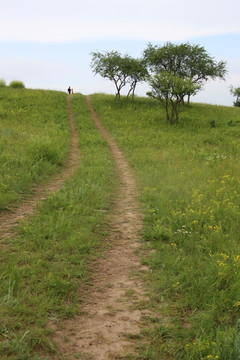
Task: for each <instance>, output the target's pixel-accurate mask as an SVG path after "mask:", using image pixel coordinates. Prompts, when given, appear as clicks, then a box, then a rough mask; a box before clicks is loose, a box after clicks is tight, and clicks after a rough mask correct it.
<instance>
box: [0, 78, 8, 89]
mask: <svg viewBox="0 0 240 360" xmlns="http://www.w3.org/2000/svg"><path fill="white" fill-rule="evenodd" d="M5 86H7V84H6V81H5V80H4V79H0V88H1V87H5Z"/></svg>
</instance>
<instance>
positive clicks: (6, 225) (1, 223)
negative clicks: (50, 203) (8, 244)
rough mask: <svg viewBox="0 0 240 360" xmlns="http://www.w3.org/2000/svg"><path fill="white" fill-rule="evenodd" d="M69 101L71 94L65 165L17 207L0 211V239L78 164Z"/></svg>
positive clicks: (74, 127) (7, 235) (12, 231)
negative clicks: (68, 139) (67, 148)
mask: <svg viewBox="0 0 240 360" xmlns="http://www.w3.org/2000/svg"><path fill="white" fill-rule="evenodd" d="M70 102H71V96H68V97H67V114H68V120H69V125H70V131H71V148H70V154H69V159H68V161H67V164H66V166H65V167H64V168H63V169H62V171H61V172H60V173H58V174H57V175H55V176H53V177H51V179H50V180H49V181H48V182H45V183H43V184H41V185H39V186H37V187H36V189H35V190H34V192H33V194H32V196H30V197H28V198H26V199H25V200H24V201H23V202H21V203H20V204H18V206H17V208H15V209H13V210H12V211H8V212H4V211H3V212H0V239H2V238H8V237H10V236H11V235H13V233H14V230H13V228H14V226H16V225H17V224H18V222H19V221H20V220H22V219H24V218H26V217H27V216H29V215H31V214H32V213H33V212H34V210H35V209H36V207H37V205H38V203H39V202H40V201H41V200H44V199H45V198H46V197H47V196H49V195H50V194H52V193H53V192H56V191H57V190H59V189H60V188H61V187H62V186H63V183H64V182H65V181H66V180H67V179H69V178H70V177H71V176H72V175H73V174H74V172H75V171H76V169H77V167H78V166H79V163H80V152H79V135H78V132H77V130H76V122H75V119H74V116H73V113H72V110H71V104H70Z"/></svg>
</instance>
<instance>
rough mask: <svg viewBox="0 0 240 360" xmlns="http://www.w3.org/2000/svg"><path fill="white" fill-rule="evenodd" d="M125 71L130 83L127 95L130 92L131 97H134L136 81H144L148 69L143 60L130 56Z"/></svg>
mask: <svg viewBox="0 0 240 360" xmlns="http://www.w3.org/2000/svg"><path fill="white" fill-rule="evenodd" d="M127 72H128V79H127V82H128V83H129V84H130V89H129V91H128V95H127V96H130V94H132V97H134V95H135V89H136V86H137V83H139V82H141V81H146V79H147V78H148V71H147V67H146V64H145V61H143V60H142V59H134V58H130V59H129V67H128V71H127Z"/></svg>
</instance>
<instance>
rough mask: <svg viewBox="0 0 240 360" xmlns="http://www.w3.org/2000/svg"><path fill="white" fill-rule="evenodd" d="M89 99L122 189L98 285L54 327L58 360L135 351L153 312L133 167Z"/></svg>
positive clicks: (99, 358)
mask: <svg viewBox="0 0 240 360" xmlns="http://www.w3.org/2000/svg"><path fill="white" fill-rule="evenodd" d="M87 103H88V106H89V110H90V112H91V115H92V118H93V120H94V122H95V124H96V126H97V128H98V130H99V131H100V132H101V134H102V136H103V137H104V138H105V139H106V140H107V142H108V144H109V147H110V150H111V153H112V156H113V159H114V162H115V164H116V171H117V174H118V179H119V188H118V193H117V194H116V197H115V200H114V206H113V210H112V213H111V215H110V228H109V231H108V234H109V235H108V238H107V242H108V243H109V247H108V248H107V249H106V251H105V255H104V257H103V258H102V259H100V260H98V261H97V263H96V264H95V268H94V275H93V279H92V282H93V286H92V287H91V289H90V291H89V293H88V295H87V297H86V302H85V303H84V304H81V305H80V311H81V315H80V316H79V317H77V318H76V319H74V320H71V321H67V322H64V323H62V324H60V326H61V327H62V328H61V329H59V327H60V326H59V325H55V326H54V328H55V330H56V336H55V338H54V340H55V342H56V343H57V346H58V349H59V357H54V359H60V358H61V359H62V358H63V357H64V359H68V360H73V359H76V358H78V359H94V360H108V359H109V360H114V359H123V358H124V357H125V356H127V355H128V356H130V354H132V355H133V354H134V353H135V346H134V340H133V339H134V338H137V337H138V336H139V334H140V330H141V319H142V317H143V316H144V315H149V313H148V312H147V310H142V309H144V306H143V304H144V302H145V301H148V299H147V297H146V295H145V293H144V287H143V283H142V280H141V276H140V274H141V272H142V271H145V270H146V269H145V268H144V267H143V266H141V263H140V260H139V256H138V254H137V253H138V250H139V247H140V246H139V239H140V231H141V228H142V215H141V212H140V208H139V204H138V201H137V197H138V194H137V187H136V183H135V180H134V176H133V174H132V172H131V169H130V168H129V165H128V163H127V161H126V159H125V158H124V156H123V153H122V152H121V150H120V149H119V147H118V146H117V144H116V143H115V142H114V140H113V139H112V138H111V136H110V135H109V134H108V132H107V131H106V130H105V129H104V127H103V126H102V124H101V122H100V120H99V118H98V117H97V115H96V113H95V112H94V110H93V108H92V105H91V101H90V98H89V97H87ZM57 328H58V329H57Z"/></svg>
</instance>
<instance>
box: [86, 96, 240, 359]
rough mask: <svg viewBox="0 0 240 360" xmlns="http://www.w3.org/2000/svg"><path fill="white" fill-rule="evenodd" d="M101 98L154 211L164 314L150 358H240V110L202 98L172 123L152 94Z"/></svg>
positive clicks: (150, 259)
mask: <svg viewBox="0 0 240 360" xmlns="http://www.w3.org/2000/svg"><path fill="white" fill-rule="evenodd" d="M93 103H94V106H95V109H96V111H97V112H98V114H99V115H100V117H101V119H102V121H103V123H104V125H105V126H106V128H107V129H108V130H109V131H110V133H111V134H112V135H113V137H114V138H115V140H116V141H117V142H118V143H119V145H120V147H121V149H122V150H123V151H124V152H125V153H126V154H127V156H128V159H129V161H130V164H131V166H132V168H133V169H134V170H135V173H136V176H137V179H138V183H139V188H140V191H141V199H142V204H143V208H144V212H145V229H144V232H143V235H142V238H143V246H144V247H146V248H147V249H148V250H152V251H151V252H150V254H151V255H149V256H146V258H145V259H144V260H143V261H144V263H146V264H148V265H149V267H150V269H151V271H150V272H149V274H148V275H147V279H146V281H147V283H148V288H149V294H150V297H151V303H152V307H153V308H154V309H155V311H156V318H154V319H150V320H149V321H150V322H151V321H152V325H153V327H152V326H151V327H150V329H151V330H146V331H145V332H143V338H142V339H141V341H140V344H139V347H140V350H141V354H144V355H141V356H140V358H141V359H151V360H153V359H154V360H157V359H158V360H159V359H168V360H169V359H186V360H193V359H194V360H197V359H221V360H237V359H239V357H240V332H239V331H240V328H239V316H240V239H239V233H240V222H239V216H240V202H239V201H240V180H239V179H240V162H239V160H240V142H239V140H240V109H239V108H230V107H220V106H211V105H204V104H192V105H190V106H189V107H188V106H186V107H185V108H184V110H183V111H182V113H181V114H180V124H179V125H177V126H171V125H169V124H167V123H166V122H165V114H164V111H163V109H161V107H160V105H159V104H158V103H157V102H156V101H154V100H151V99H143V98H139V99H135V100H134V101H131V100H127V99H124V98H123V99H122V100H121V101H119V102H116V101H114V98H113V97H111V96H107V95H94V96H93ZM146 340H147V344H148V345H147V346H144V345H143V343H144V342H145V341H146Z"/></svg>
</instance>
